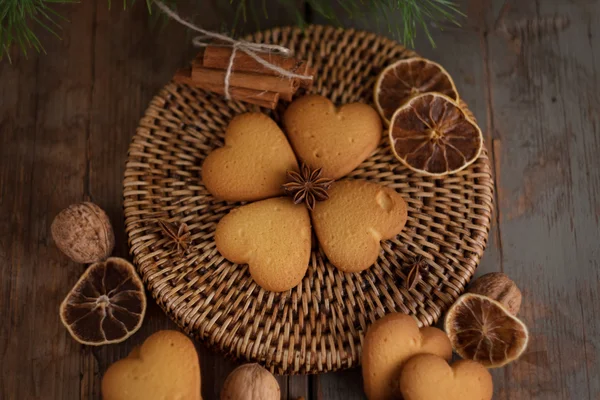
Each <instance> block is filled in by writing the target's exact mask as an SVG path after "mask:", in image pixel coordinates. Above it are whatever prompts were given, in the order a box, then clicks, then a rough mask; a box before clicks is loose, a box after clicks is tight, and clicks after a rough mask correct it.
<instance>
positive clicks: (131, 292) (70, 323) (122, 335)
mask: <svg viewBox="0 0 600 400" xmlns="http://www.w3.org/2000/svg"><path fill="white" fill-rule="evenodd" d="M145 312H146V294H145V293H144V286H143V285H142V281H141V280H140V278H139V277H138V275H137V274H136V272H135V268H134V267H133V265H131V264H130V263H129V262H127V261H125V260H123V259H122V258H116V257H111V258H109V259H107V260H106V261H104V262H99V263H96V264H93V265H92V266H90V267H89V268H88V269H87V270H86V271H85V272H84V273H83V275H82V276H81V278H79V280H78V281H77V283H76V284H75V286H73V288H72V289H71V291H70V292H69V294H68V295H67V297H66V298H65V299H64V300H63V302H62V304H61V305H60V319H61V321H62V323H63V324H64V325H65V326H66V327H67V329H68V330H69V333H70V334H71V336H73V338H74V339H75V340H77V341H78V342H79V343H83V344H89V345H93V346H99V345H103V344H109V343H119V342H122V341H124V340H125V339H127V338H128V337H129V336H131V335H133V334H134V333H135V332H136V331H137V330H138V329H139V327H140V326H141V325H142V320H143V319H144V314H145Z"/></svg>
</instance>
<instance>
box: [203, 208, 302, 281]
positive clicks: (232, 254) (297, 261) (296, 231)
mask: <svg viewBox="0 0 600 400" xmlns="http://www.w3.org/2000/svg"><path fill="white" fill-rule="evenodd" d="M310 236H311V232H310V217H309V215H308V210H307V209H306V207H305V206H304V205H303V204H294V203H293V202H292V200H291V199H290V198H288V197H278V198H274V199H268V200H262V201H259V202H256V203H251V204H247V205H244V206H241V207H238V208H236V209H233V210H231V212H230V213H229V214H227V215H226V216H225V217H223V218H222V219H221V221H219V224H218V225H217V230H216V232H215V241H216V243H217V249H218V250H219V252H220V253H221V254H222V255H223V257H225V258H226V259H228V260H229V261H231V262H234V263H237V264H248V267H249V269H250V275H252V278H253V279H254V280H255V281H256V283H257V284H258V285H259V286H261V287H262V288H263V289H265V290H269V291H272V292H283V291H286V290H288V289H291V288H293V287H295V286H296V285H298V284H299V283H300V282H301V281H302V278H303V277H304V274H305V273H306V270H307V268H308V261H309V259H310Z"/></svg>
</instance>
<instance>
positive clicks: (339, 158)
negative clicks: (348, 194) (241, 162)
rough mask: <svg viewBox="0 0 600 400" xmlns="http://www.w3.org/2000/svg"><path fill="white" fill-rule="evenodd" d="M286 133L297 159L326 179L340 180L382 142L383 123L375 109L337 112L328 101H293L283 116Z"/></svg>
mask: <svg viewBox="0 0 600 400" xmlns="http://www.w3.org/2000/svg"><path fill="white" fill-rule="evenodd" d="M283 124H284V126H285V131H286V133H287V135H288V138H289V139H290V142H291V143H292V147H293V148H294V150H295V151H296V154H297V155H298V158H299V159H301V160H302V161H304V162H305V163H306V164H308V165H309V166H311V167H312V168H323V176H324V177H326V178H331V179H338V178H341V177H344V176H346V175H347V174H348V173H350V172H352V171H353V170H354V169H355V168H356V167H358V166H359V165H360V163H362V162H363V161H364V160H365V159H366V158H367V157H368V156H369V155H370V154H371V153H372V152H373V151H374V150H375V149H376V148H377V146H378V144H379V141H380V140H381V132H382V126H381V119H380V118H379V114H378V113H377V111H375V109H374V108H373V107H370V106H368V105H366V104H362V103H352V104H346V105H344V106H342V107H340V108H339V109H337V110H336V108H335V106H334V104H333V103H332V102H331V101H330V100H329V99H327V98H326V97H323V96H319V95H309V96H304V97H300V98H299V99H297V100H294V102H293V103H292V104H290V106H289V107H288V108H287V110H286V111H285V114H284V115H283Z"/></svg>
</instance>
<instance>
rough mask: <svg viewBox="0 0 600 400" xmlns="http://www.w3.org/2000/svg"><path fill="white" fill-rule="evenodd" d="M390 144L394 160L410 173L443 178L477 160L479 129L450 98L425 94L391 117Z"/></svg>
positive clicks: (409, 102) (480, 139)
mask: <svg viewBox="0 0 600 400" xmlns="http://www.w3.org/2000/svg"><path fill="white" fill-rule="evenodd" d="M389 136H390V142H391V146H392V150H393V151H394V154H395V155H396V158H398V160H400V161H401V162H402V163H403V164H405V165H406V166H407V167H409V168H410V169H412V170H413V171H416V172H420V173H423V174H426V175H433V176H443V175H447V174H451V173H454V172H458V171H460V170H462V169H463V168H465V167H467V166H468V165H469V164H471V163H472V162H473V161H475V160H476V159H477V157H479V153H480V152H481V149H482V147H483V135H482V134H481V130H480V129H479V127H478V126H477V124H476V123H475V122H473V120H472V119H471V118H469V117H468V116H467V115H466V114H465V112H464V111H463V109H462V108H461V107H460V106H459V105H458V104H457V103H455V102H454V101H453V100H452V99H451V98H449V97H447V96H444V95H442V94H439V93H426V94H421V95H418V96H415V97H413V98H411V99H410V100H409V101H408V102H407V103H406V104H405V105H403V106H402V107H400V108H399V109H398V110H396V112H395V113H394V115H393V116H392V122H391V124H390V128H389Z"/></svg>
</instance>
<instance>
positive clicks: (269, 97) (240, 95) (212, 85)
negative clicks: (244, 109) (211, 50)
mask: <svg viewBox="0 0 600 400" xmlns="http://www.w3.org/2000/svg"><path fill="white" fill-rule="evenodd" d="M173 80H174V81H175V82H179V83H185V84H187V85H190V86H192V87H197V88H200V89H204V90H208V91H210V92H214V93H218V94H225V87H224V85H223V83H222V82H223V81H220V82H219V81H215V82H204V83H199V82H196V81H194V80H193V79H192V70H191V68H182V69H180V70H178V71H177V72H176V73H175V76H174V77H173ZM229 94H230V95H231V98H233V99H235V100H239V101H243V102H246V103H251V104H256V105H258V106H260V107H265V108H269V109H271V110H273V109H275V107H276V106H277V102H278V101H279V93H277V92H272V91H265V90H255V89H247V88H240V87H230V88H229Z"/></svg>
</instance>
